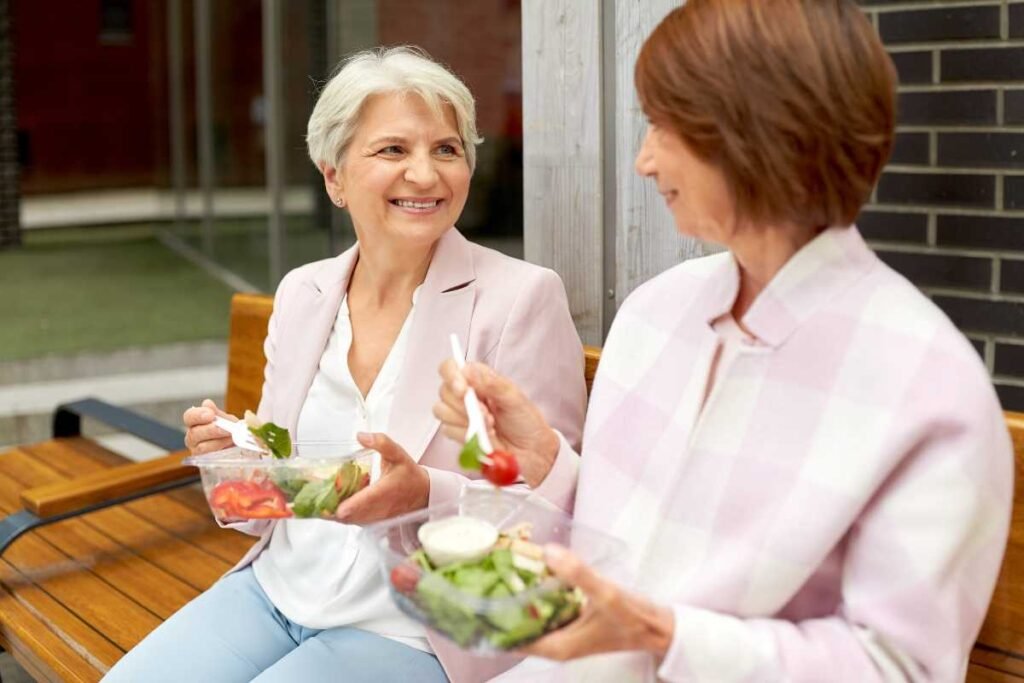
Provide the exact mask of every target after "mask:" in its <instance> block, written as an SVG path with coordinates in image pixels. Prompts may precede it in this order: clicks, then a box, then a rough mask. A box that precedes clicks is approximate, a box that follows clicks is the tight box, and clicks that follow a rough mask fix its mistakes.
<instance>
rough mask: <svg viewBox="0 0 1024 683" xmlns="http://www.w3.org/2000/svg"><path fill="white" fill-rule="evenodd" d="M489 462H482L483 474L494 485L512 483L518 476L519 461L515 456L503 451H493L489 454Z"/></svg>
mask: <svg viewBox="0 0 1024 683" xmlns="http://www.w3.org/2000/svg"><path fill="white" fill-rule="evenodd" d="M487 457H488V458H490V460H491V461H490V462H489V463H484V464H483V475H484V477H485V478H486V479H487V481H489V482H491V483H492V484H494V485H495V486H508V485H509V484H514V483H515V482H516V479H518V478H519V461H518V460H516V456H514V455H512V454H511V453H506V452H505V451H494V452H493V453H491V454H490V455H489V456H487Z"/></svg>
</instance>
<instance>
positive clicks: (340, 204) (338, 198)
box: [334, 197, 345, 208]
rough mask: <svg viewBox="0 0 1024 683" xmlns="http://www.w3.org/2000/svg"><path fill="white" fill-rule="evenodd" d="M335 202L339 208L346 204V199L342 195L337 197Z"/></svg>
mask: <svg viewBox="0 0 1024 683" xmlns="http://www.w3.org/2000/svg"><path fill="white" fill-rule="evenodd" d="M334 203H335V204H337V205H338V207H339V208H340V207H343V206H345V200H344V199H343V198H342V197H335V198H334Z"/></svg>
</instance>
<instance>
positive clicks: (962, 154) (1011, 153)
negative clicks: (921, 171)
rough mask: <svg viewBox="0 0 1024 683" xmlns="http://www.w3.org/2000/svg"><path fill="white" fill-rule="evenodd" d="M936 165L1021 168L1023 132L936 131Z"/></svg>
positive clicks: (1023, 161)
mask: <svg viewBox="0 0 1024 683" xmlns="http://www.w3.org/2000/svg"><path fill="white" fill-rule="evenodd" d="M939 165H940V166H954V167H960V168H977V167H986V168H1024V133H939Z"/></svg>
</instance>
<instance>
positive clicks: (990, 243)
mask: <svg viewBox="0 0 1024 683" xmlns="http://www.w3.org/2000/svg"><path fill="white" fill-rule="evenodd" d="M935 233H936V242H937V243H938V244H939V246H944V247H945V246H949V247H978V248H981V249H999V250H1007V251H1015V250H1024V218H1008V217H1006V216H945V215H940V216H938V217H937V219H936V225H935Z"/></svg>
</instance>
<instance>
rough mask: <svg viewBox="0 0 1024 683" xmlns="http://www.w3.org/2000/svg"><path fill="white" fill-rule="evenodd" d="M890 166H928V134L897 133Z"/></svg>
mask: <svg viewBox="0 0 1024 683" xmlns="http://www.w3.org/2000/svg"><path fill="white" fill-rule="evenodd" d="M889 163H891V164H922V165H925V166H927V165H928V133H899V134H897V135H896V141H895V145H894V146H893V149H892V156H891V157H890V158H889Z"/></svg>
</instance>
